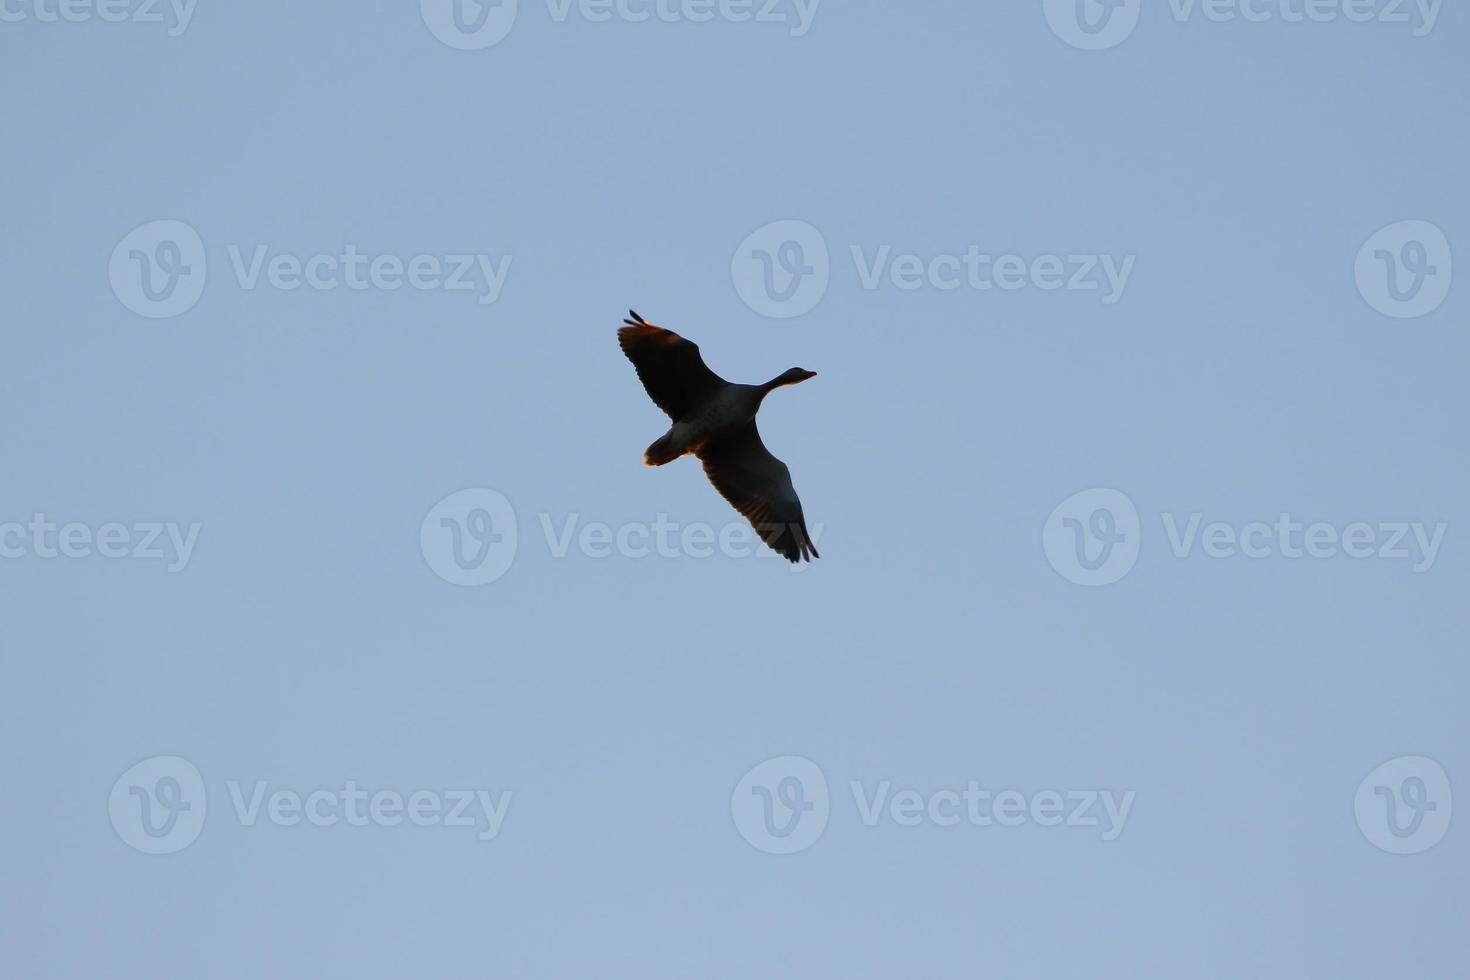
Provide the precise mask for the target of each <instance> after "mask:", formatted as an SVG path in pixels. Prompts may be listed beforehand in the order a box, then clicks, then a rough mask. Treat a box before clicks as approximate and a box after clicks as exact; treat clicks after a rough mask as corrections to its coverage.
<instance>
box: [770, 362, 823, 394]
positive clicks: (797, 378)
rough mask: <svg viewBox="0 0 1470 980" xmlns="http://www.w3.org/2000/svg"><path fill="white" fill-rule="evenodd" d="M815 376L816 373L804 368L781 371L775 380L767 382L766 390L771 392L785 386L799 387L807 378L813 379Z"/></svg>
mask: <svg viewBox="0 0 1470 980" xmlns="http://www.w3.org/2000/svg"><path fill="white" fill-rule="evenodd" d="M816 376H817V372H815V371H808V370H807V369H806V368H799V367H794V368H791V369H790V370H787V371H783V372H782V373H781V374H780V375H778V376H777V377H776V378H774V379H773V380H771V381H769V382H767V384H766V390H767V391H773V390H775V389H776V388H784V387H786V386H787V385H799V384H801V383H802V382H803V381H806V380H807V379H808V378H815V377H816Z"/></svg>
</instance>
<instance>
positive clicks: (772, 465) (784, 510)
mask: <svg viewBox="0 0 1470 980" xmlns="http://www.w3.org/2000/svg"><path fill="white" fill-rule="evenodd" d="M628 316H629V319H627V320H624V321H623V323H624V324H626V325H625V326H624V327H622V328H621V329H620V330H619V331H618V345H619V346H621V347H622V349H623V353H624V354H626V355H628V360H630V361H632V362H633V367H635V368H636V369H637V370H638V378H639V380H640V381H642V382H643V387H644V389H645V390H646V391H647V392H648V397H649V398H652V399H653V403H654V404H655V405H657V406H658V407H659V408H661V409H663V410H664V412H666V413H667V414H668V416H669V418H671V419H673V421H674V424H673V426H672V427H671V428H670V429H669V431H668V432H666V433H664V435H663V436H661V437H660V438H659V439H657V440H656V441H655V442H654V443H653V445H651V446H649V447H648V449H647V451H646V452H645V453H644V454H643V462H644V463H646V464H647V465H649V466H663V465H664V464H665V463H672V462H673V461H674V460H676V459H678V458H680V457H681V456H687V455H691V454H692V455H694V456H697V457H699V461H700V462H701V463H703V464H704V473H705V476H707V477H709V482H710V483H712V484H714V487H715V489H716V490H718V491H719V492H720V495H721V496H722V497H724V498H725V499H726V500H728V501H729V502H730V505H731V506H733V507H734V508H735V509H736V510H738V511H739V512H740V513H741V514H742V515H743V516H744V517H745V519H746V520H748V521H750V523H751V526H752V527H754V528H755V530H756V533H757V534H759V535H760V537H761V540H762V541H764V542H765V543H766V544H767V545H769V546H770V547H771V549H772V550H773V551H775V552H776V553H777V554H779V555H781V556H783V557H784V558H786V559H788V560H789V561H792V562H799V561H802V560H805V561H811V560H812V559H813V558H820V557H821V555H819V554H817V549H816V546H815V545H813V544H812V539H811V535H810V534H809V533H807V528H806V517H805V515H803V514H802V511H801V500H800V499H799V498H798V497H797V496H796V489H795V488H794V487H793V486H792V485H791V471H790V470H788V469H787V468H786V464H785V463H783V462H781V461H780V460H779V459H777V458H776V457H775V456H772V455H771V451H770V450H769V449H767V448H766V446H765V443H763V442H761V436H760V432H759V431H758V430H757V429H756V427H755V416H756V412H758V411H759V410H760V407H761V402H763V401H765V397H766V396H767V395H769V394H770V393H771V392H773V391H775V390H776V389H777V388H783V387H786V386H787V385H795V384H800V383H801V382H803V381H806V380H807V379H808V378H814V377H816V376H817V373H816V372H815V371H808V370H806V369H804V368H791V369H790V370H789V371H784V372H782V373H781V374H780V375H778V376H777V377H775V378H773V379H771V380H770V381H767V382H766V383H765V384H762V385H744V384H732V383H731V382H729V381H726V380H725V379H724V378H721V377H720V376H719V375H717V374H715V373H714V372H713V371H711V370H710V369H709V367H708V366H707V365H706V364H705V363H704V358H702V357H700V356H699V346H698V345H697V344H695V343H694V342H692V341H689V340H686V339H684V338H683V337H681V336H679V335H678V334H676V333H674V332H673V331H672V330H665V329H664V328H663V327H657V326H654V325H653V324H651V323H649V322H648V321H646V320H644V319H643V318H642V317H641V316H639V315H638V314H637V313H635V312H633V311H632V310H629V311H628Z"/></svg>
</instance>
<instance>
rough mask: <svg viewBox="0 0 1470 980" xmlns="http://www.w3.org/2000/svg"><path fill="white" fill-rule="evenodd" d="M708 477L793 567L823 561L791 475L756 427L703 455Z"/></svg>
mask: <svg viewBox="0 0 1470 980" xmlns="http://www.w3.org/2000/svg"><path fill="white" fill-rule="evenodd" d="M699 459H700V462H702V463H704V473H705V475H706V476H708V477H709V482H711V483H713V484H714V485H715V489H716V490H718V491H720V495H721V496H722V497H724V498H725V499H726V500H728V501H730V504H731V506H733V507H734V508H735V509H736V510H738V511H740V513H741V514H743V515H744V516H745V519H746V520H748V521H750V523H751V526H753V527H754V528H755V530H756V533H757V534H759V535H760V536H761V540H762V541H764V542H765V543H766V544H768V545H770V546H771V549H772V550H773V551H775V552H776V553H777V554H779V555H781V556H783V557H784V558H786V559H787V560H788V561H792V562H797V561H801V560H802V559H806V560H807V561H811V560H812V559H813V558H820V557H822V556H821V555H819V554H817V549H816V546H815V545H813V544H812V539H811V535H810V534H808V533H807V529H806V517H805V515H803V514H802V512H801V500H800V499H798V498H797V496H796V488H795V487H793V486H792V485H791V471H790V470H788V469H787V468H786V464H785V463H783V462H781V461H780V460H779V459H777V458H776V457H775V456H772V455H771V451H770V450H769V449H767V448H766V445H765V443H763V442H761V435H760V432H759V431H757V429H756V427H755V422H753V421H752V422H750V423H749V424H747V425H746V426H744V427H743V428H741V429H740V430H739V431H738V432H736V433H735V434H734V435H733V436H730V437H728V438H725V439H721V440H720V441H719V442H716V443H710V444H706V445H705V446H704V448H702V449H700V450H699Z"/></svg>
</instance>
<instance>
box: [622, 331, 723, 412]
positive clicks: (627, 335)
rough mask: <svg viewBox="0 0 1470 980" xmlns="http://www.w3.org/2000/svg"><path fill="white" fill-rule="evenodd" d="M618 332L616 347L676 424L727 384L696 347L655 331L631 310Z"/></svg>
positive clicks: (672, 334) (671, 335)
mask: <svg viewBox="0 0 1470 980" xmlns="http://www.w3.org/2000/svg"><path fill="white" fill-rule="evenodd" d="M628 315H629V316H630V317H631V318H632V319H629V320H624V321H623V322H624V323H626V324H627V326H625V327H623V328H622V329H621V330H619V331H618V345H619V346H620V347H622V348H623V353H624V354H627V355H628V360H630V361H632V362H633V366H634V367H635V368H637V369H638V380H640V381H642V382H643V387H644V389H645V390H646V391H647V392H648V397H649V398H652V399H653V403H654V404H655V405H657V406H658V407H659V408H661V409H663V410H664V411H665V412H667V413H668V416H669V418H671V419H673V420H674V421H675V422H677V421H679V420H680V419H681V418H684V417H685V416H686V415H688V414H689V412H690V410H691V409H693V408H694V407H695V406H696V405H702V404H704V402H705V401H706V400H707V399H709V398H711V397H713V396H714V395H715V394H717V393H718V392H719V391H720V389H721V388H723V387H725V385H726V384H728V382H726V381H725V379H723V378H721V377H720V376H719V375H718V374H715V373H714V372H713V371H711V370H710V369H709V368H708V367H706V366H705V363H704V358H702V357H700V356H699V346H698V345H697V344H695V343H694V342H692V341H689V340H685V339H684V338H683V337H680V336H679V335H678V334H676V333H674V331H672V330H665V329H664V328H663V327H655V326H654V325H653V324H651V323H648V322H647V321H645V320H644V319H643V318H642V317H641V316H639V315H638V314H637V313H634V312H633V311H632V310H629V311H628Z"/></svg>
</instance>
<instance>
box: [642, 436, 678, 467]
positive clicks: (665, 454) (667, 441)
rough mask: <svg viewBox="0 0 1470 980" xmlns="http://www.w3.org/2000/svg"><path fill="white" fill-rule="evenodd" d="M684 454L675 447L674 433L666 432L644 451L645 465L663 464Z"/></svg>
mask: <svg viewBox="0 0 1470 980" xmlns="http://www.w3.org/2000/svg"><path fill="white" fill-rule="evenodd" d="M683 455H684V454H683V453H681V452H679V451H678V450H676V449H674V433H673V432H672V431H670V432H666V433H664V434H663V435H662V436H660V437H659V438H658V440H657V441H656V442H654V444H653V445H651V446H649V447H648V448H647V449H645V450H644V451H643V465H644V466H663V465H664V464H665V463H672V462H673V461H674V460H676V459H678V458H679V457H680V456H683Z"/></svg>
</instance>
